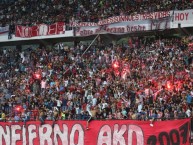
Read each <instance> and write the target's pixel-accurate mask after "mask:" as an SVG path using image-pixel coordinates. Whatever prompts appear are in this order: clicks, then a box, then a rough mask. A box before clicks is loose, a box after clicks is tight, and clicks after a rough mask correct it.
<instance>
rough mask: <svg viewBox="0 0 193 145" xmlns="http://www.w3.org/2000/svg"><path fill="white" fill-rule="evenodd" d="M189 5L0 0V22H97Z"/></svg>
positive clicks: (189, 4)
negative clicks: (112, 17)
mask: <svg viewBox="0 0 193 145" xmlns="http://www.w3.org/2000/svg"><path fill="white" fill-rule="evenodd" d="M192 8H193V1H192V0H162V1H160V0H108V1H107V0H80V1H79V0H0V22H1V23H0V24H1V27H2V26H5V25H11V26H12V25H16V24H21V25H28V26H31V25H36V24H38V23H46V24H50V23H54V22H59V21H63V22H65V23H66V24H69V23H70V22H72V21H81V22H98V21H99V20H100V19H105V18H108V17H111V16H118V15H132V14H136V13H146V12H155V11H168V10H184V9H192Z"/></svg>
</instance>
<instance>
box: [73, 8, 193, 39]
mask: <svg viewBox="0 0 193 145" xmlns="http://www.w3.org/2000/svg"><path fill="white" fill-rule="evenodd" d="M179 24H180V27H192V26H193V9H190V10H184V11H166V12H152V13H148V14H136V15H132V16H114V17H110V18H107V19H104V20H100V21H99V22H98V23H92V22H80V23H75V22H74V23H71V24H70V25H71V26H72V27H76V33H75V34H76V36H88V35H94V34H98V33H99V34H107V33H110V34H126V33H133V32H143V31H152V30H164V29H171V28H178V27H179Z"/></svg>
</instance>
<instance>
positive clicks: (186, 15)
mask: <svg viewBox="0 0 193 145" xmlns="http://www.w3.org/2000/svg"><path fill="white" fill-rule="evenodd" d="M166 17H172V22H180V21H190V20H192V21H193V9H189V10H183V11H179V10H174V11H160V12H150V13H143V14H133V15H120V16H113V17H109V18H107V19H103V20H99V21H98V22H97V23H95V22H71V23H70V26H71V27H89V26H101V25H107V24H113V23H120V22H136V21H144V20H155V19H162V18H166Z"/></svg>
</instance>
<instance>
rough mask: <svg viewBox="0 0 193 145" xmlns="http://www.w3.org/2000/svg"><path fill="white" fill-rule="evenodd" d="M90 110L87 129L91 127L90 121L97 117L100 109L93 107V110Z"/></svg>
mask: <svg viewBox="0 0 193 145" xmlns="http://www.w3.org/2000/svg"><path fill="white" fill-rule="evenodd" d="M88 112H89V115H90V117H89V119H88V120H87V124H86V129H87V130H88V129H89V123H90V122H91V121H92V120H94V119H95V118H96V115H97V112H98V109H97V107H93V108H92V109H91V110H89V111H88Z"/></svg>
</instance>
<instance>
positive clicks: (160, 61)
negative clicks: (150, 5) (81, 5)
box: [0, 37, 193, 122]
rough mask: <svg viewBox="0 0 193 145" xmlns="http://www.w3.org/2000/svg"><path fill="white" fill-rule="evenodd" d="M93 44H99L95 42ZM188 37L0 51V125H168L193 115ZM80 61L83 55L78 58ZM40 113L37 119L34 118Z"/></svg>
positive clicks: (192, 72)
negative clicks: (101, 122)
mask: <svg viewBox="0 0 193 145" xmlns="http://www.w3.org/2000/svg"><path fill="white" fill-rule="evenodd" d="M99 40H100V39H99ZM192 40H193V39H192V37H186V38H183V39H182V38H167V39H166V38H148V37H144V38H139V37H136V38H132V39H129V40H128V45H116V44H114V43H112V44H109V45H104V44H103V43H99V44H97V45H93V46H91V47H90V48H89V49H88V51H86V49H87V46H85V45H83V44H81V43H80V44H79V45H78V46H76V47H67V46H63V45H62V44H60V45H58V44H57V45H56V47H54V48H47V47H43V48H37V49H31V48H29V49H25V50H23V49H16V48H15V49H13V48H10V49H3V50H2V49H1V50H0V53H1V58H0V63H1V64H0V110H1V113H0V114H1V116H0V118H1V120H3V121H15V122H17V121H21V120H24V121H26V120H38V119H39V113H40V112H42V111H43V112H44V113H45V119H46V120H50V119H52V118H53V114H54V112H57V113H58V114H59V116H58V119H61V120H86V119H88V117H89V111H91V110H93V109H96V110H97V114H96V117H95V119H100V120H103V119H135V120H148V119H151V118H154V119H157V120H169V119H180V118H187V117H191V116H192V115H193V105H192V97H193V90H192V88H193V84H192V79H193V71H192V70H193V62H192V59H193V54H192V53H191V52H192V46H190V45H189V46H188V44H189V43H192ZM82 54H84V55H82ZM40 110H41V111H40Z"/></svg>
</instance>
